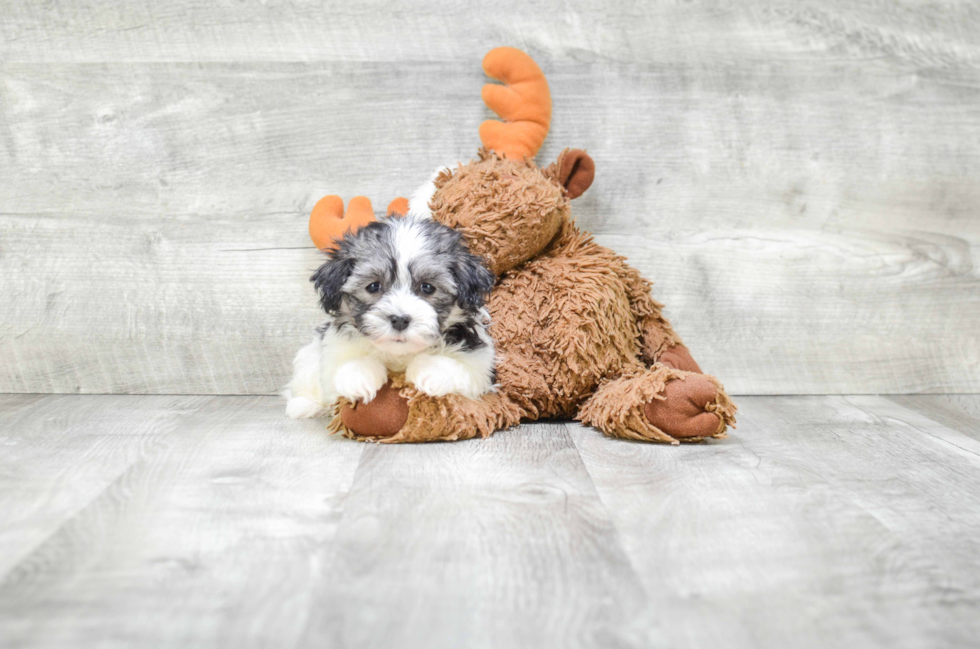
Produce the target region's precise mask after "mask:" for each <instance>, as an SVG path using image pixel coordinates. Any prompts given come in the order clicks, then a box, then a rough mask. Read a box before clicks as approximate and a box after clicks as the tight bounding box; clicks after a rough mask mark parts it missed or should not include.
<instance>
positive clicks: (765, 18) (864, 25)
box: [0, 0, 980, 66]
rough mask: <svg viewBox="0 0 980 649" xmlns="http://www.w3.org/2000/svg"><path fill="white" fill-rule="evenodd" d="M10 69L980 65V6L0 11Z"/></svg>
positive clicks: (141, 4)
mask: <svg viewBox="0 0 980 649" xmlns="http://www.w3.org/2000/svg"><path fill="white" fill-rule="evenodd" d="M0 8H2V11H0V17H2V20H0V59H2V60H9V61H18V62H19V61H26V62H32V63H34V62H51V61H85V62H103V61H190V62H196V61H310V60H341V61H364V60H368V61H404V60H412V61H447V60H448V61H454V60H467V59H469V60H479V58H480V57H482V56H483V54H484V53H485V52H486V43H491V46H493V44H499V43H506V44H512V45H515V46H520V47H523V48H526V49H529V50H532V51H537V52H542V53H546V54H548V55H549V56H553V57H574V58H578V59H581V60H592V59H597V58H598V59H605V60H620V61H641V62H659V61H675V60H692V59H693V60H701V61H719V60H720V61H728V60H731V59H732V58H733V57H734V56H742V57H746V58H755V59H758V60H761V61H766V60H772V59H773V58H776V57H779V58H790V57H803V56H807V55H809V54H818V55H823V54H827V53H829V54H831V55H835V56H840V55H847V54H858V55H863V56H867V55H868V54H869V53H871V54H875V55H879V56H889V55H890V56H896V57H908V58H915V59H918V60H922V61H927V62H929V63H931V64H933V65H937V66H941V65H948V64H950V63H953V64H956V63H959V62H961V61H963V60H968V61H974V62H976V61H980V46H978V42H977V37H976V32H975V31H973V27H974V26H975V24H976V21H977V20H980V16H978V15H977V13H978V12H977V9H976V6H975V5H974V4H973V3H971V2H970V1H969V0H941V1H939V2H930V3H929V4H923V3H920V2H915V0H897V1H895V2H888V3H852V2H848V1H847V0H828V1H826V2H821V1H819V0H798V1H796V2H785V1H779V0H747V1H746V2H741V3H739V4H738V6H729V5H723V4H718V3H716V2H711V1H710V0H695V1H693V2H684V3H676V2H647V3H643V4H636V3H635V2H630V1H628V0H609V1H605V2H597V1H595V0H570V1H567V2H562V3H560V4H556V3H552V2H546V1H542V0H530V1H521V0H500V1H498V2H494V3H493V4H486V5H477V4H473V3H467V2H462V1H460V0H452V1H449V2H442V3H439V4H432V3H428V2H421V1H418V0H415V1H406V0H391V1H386V0H369V1H367V2H358V3H349V2H343V1H341V0H327V1H324V2H306V1H304V0H270V1H266V2H262V3H258V4H255V3H238V2H234V1H232V0H215V1H213V2H207V3H204V2H196V1H193V0H174V1H173V2H168V3H167V4H166V5H165V6H163V5H161V4H159V3H152V2H145V1H138V2H131V1H129V2H127V1H126V0H80V1H76V2H64V1H61V2H43V3H42V2H37V1H36V0H28V1H26V2H16V1H15V0H4V1H3V2H2V3H0Z"/></svg>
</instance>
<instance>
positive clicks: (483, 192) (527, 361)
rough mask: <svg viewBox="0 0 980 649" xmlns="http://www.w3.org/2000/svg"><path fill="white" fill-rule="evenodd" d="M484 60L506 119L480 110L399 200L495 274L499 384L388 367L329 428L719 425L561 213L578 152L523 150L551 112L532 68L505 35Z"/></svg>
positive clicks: (449, 434)
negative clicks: (442, 379)
mask: <svg viewBox="0 0 980 649" xmlns="http://www.w3.org/2000/svg"><path fill="white" fill-rule="evenodd" d="M484 69H485V70H486V72H487V74H488V75H489V76H491V77H493V78H495V79H498V80H501V81H504V82H505V83H506V84H507V85H505V86H500V85H488V86H486V87H485V88H484V93H483V96H484V100H485V101H486V102H487V104H488V106H490V108H492V109H493V110H494V111H495V112H496V113H497V114H498V115H500V116H501V117H503V118H505V119H506V120H507V122H506V123H501V122H494V121H491V122H487V123H484V125H483V126H482V127H481V129H480V134H481V138H482V139H483V143H484V148H483V149H481V150H480V152H479V157H478V158H477V159H476V160H474V161H471V162H469V163H468V164H465V165H459V166H458V167H456V168H455V169H446V170H444V171H443V172H442V173H440V174H438V176H437V177H436V178H435V179H434V181H433V182H432V183H430V184H429V185H428V191H426V189H425V187H423V189H422V190H421V197H422V198H421V204H420V203H419V199H418V198H417V197H418V196H419V195H420V194H416V197H413V201H412V205H411V208H410V209H411V211H412V212H413V213H416V214H417V213H419V212H429V213H431V216H432V218H434V219H436V220H437V221H440V222H441V223H444V224H446V225H448V226H450V227H453V228H455V229H457V230H458V231H459V232H460V233H462V235H463V236H464V238H465V239H466V241H467V243H468V244H469V246H470V249H471V250H472V251H473V252H474V253H476V254H479V255H482V256H483V257H484V258H485V260H486V261H487V264H488V266H489V267H490V268H491V269H492V270H493V271H494V272H495V273H496V274H497V276H498V281H497V285H496V287H495V288H494V289H493V292H492V293H491V296H490V300H489V305H488V306H489V310H490V315H491V319H492V324H491V327H490V333H491V334H492V336H493V338H494V341H495V343H496V347H497V377H498V383H499V387H498V389H497V391H496V393H494V394H489V395H486V396H485V397H483V398H482V399H481V400H478V401H474V400H470V399H467V398H465V397H460V396H447V397H441V398H436V397H430V396H427V395H425V394H422V393H421V392H419V391H417V390H415V389H414V388H413V387H412V386H411V385H410V384H408V383H406V381H405V379H404V377H403V376H394V377H392V380H391V382H390V384H389V386H386V387H385V388H383V389H382V391H381V392H380V393H379V394H378V396H377V397H375V399H374V400H372V401H371V402H369V403H357V404H353V403H349V402H343V401H342V402H341V404H340V406H339V408H338V412H337V415H336V416H335V417H334V420H333V422H332V423H331V426H332V428H333V430H336V431H341V432H344V433H345V434H347V435H348V436H350V437H353V438H356V439H373V440H377V441H381V442H421V441H432V440H458V439H467V438H471V437H477V436H481V437H487V436H489V435H490V434H492V433H493V432H494V431H497V430H501V429H504V428H507V427H510V426H513V425H515V424H517V423H518V422H520V421H533V420H537V419H542V418H552V417H561V418H572V419H576V420H579V421H582V422H585V423H587V424H591V425H593V426H595V427H596V428H598V429H599V430H601V431H602V432H604V433H605V434H607V435H610V436H612V437H621V438H628V439H635V440H646V441H659V442H669V443H677V442H678V440H686V441H691V440H701V439H704V438H707V437H724V434H725V429H726V427H727V426H729V425H732V424H734V423H735V416H734V415H735V406H734V404H733V403H732V402H731V400H730V399H729V398H728V395H727V394H725V391H724V389H723V388H722V386H721V384H720V383H719V382H718V380H717V379H715V378H714V377H711V376H708V375H706V374H703V373H702V372H701V369H700V368H699V367H698V364H697V363H696V362H694V359H693V358H692V357H691V354H690V352H689V351H688V350H687V348H686V347H685V346H684V344H683V342H681V339H680V337H679V336H678V335H677V334H676V333H675V332H674V330H673V329H672V328H671V326H670V323H669V322H667V320H666V319H665V318H664V316H663V315H662V313H661V309H662V305H661V304H658V303H657V302H656V301H654V300H653V299H652V298H651V297H650V287H651V284H650V282H648V281H647V280H646V279H644V278H643V277H641V276H640V274H639V273H638V272H637V271H636V270H634V269H633V268H631V267H630V266H629V265H628V264H627V263H626V259H624V258H623V257H621V256H619V255H617V254H615V253H613V252H612V251H610V250H608V249H606V248H603V247H602V246H600V245H598V244H596V243H595V242H594V241H593V240H592V236H591V235H590V234H588V233H585V232H582V231H580V230H579V229H578V228H577V227H576V226H575V224H574V222H573V221H572V219H571V211H570V201H571V199H573V198H576V197H578V196H580V195H581V194H582V193H583V192H584V191H585V190H586V189H588V188H589V186H590V185H591V183H592V179H593V175H594V170H595V167H594V164H593V161H592V159H591V158H590V157H589V156H588V155H587V154H586V153H585V152H584V151H580V150H575V149H572V150H568V149H566V150H565V151H563V152H562V154H561V155H560V156H559V157H558V160H557V161H556V162H554V163H552V164H550V165H548V166H547V167H545V168H543V169H542V168H539V167H538V166H537V165H536V164H535V163H534V161H533V156H534V154H535V153H537V150H538V149H539V148H540V146H541V144H542V142H543V140H544V137H545V135H546V134H547V131H548V127H549V124H550V117H551V98H550V94H549V91H548V85H547V82H546V81H545V78H544V75H543V74H542V73H541V70H540V69H539V68H538V66H537V65H536V64H535V63H534V61H533V60H531V58H530V57H529V56H527V55H526V54H524V53H523V52H521V51H519V50H515V49H512V48H498V49H495V50H493V51H491V52H490V53H489V54H487V56H486V58H485V59H484ZM429 195H431V196H429ZM426 198H428V201H427V205H426V201H425V199H426Z"/></svg>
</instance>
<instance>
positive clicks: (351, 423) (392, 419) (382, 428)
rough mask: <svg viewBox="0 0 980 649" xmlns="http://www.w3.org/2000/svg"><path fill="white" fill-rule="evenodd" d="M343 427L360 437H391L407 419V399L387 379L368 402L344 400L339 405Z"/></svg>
mask: <svg viewBox="0 0 980 649" xmlns="http://www.w3.org/2000/svg"><path fill="white" fill-rule="evenodd" d="M340 419H341V421H342V422H343V425H344V428H346V429H347V430H351V431H357V432H356V434H357V435H359V436H361V437H375V438H380V437H391V436H392V435H395V434H397V433H398V431H400V430H401V429H402V426H404V425H405V422H406V421H407V420H408V399H406V398H405V397H403V396H401V395H400V394H398V390H396V389H394V388H392V387H391V381H388V382H387V383H385V384H384V385H383V386H381V389H379V390H378V394H377V395H376V396H375V397H374V399H372V400H371V401H369V402H368V403H350V402H346V403H344V404H343V405H342V406H341V407H340Z"/></svg>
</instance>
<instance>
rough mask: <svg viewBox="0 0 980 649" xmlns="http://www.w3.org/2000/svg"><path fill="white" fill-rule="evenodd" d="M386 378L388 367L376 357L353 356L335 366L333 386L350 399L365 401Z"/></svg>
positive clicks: (369, 398)
mask: <svg viewBox="0 0 980 649" xmlns="http://www.w3.org/2000/svg"><path fill="white" fill-rule="evenodd" d="M387 380H388V369H387V368H386V367H385V366H384V364H382V363H381V361H379V360H377V359H376V358H370V357H365V358H355V359H354V360H352V361H347V362H346V363H344V364H343V365H341V366H340V367H338V368H337V374H336V375H335V376H334V387H335V388H336V389H337V394H339V395H340V396H342V397H347V398H348V399H350V400H351V401H361V402H363V403H367V402H368V401H371V399H374V396H375V395H376V394H377V393H378V390H380V389H381V386H382V385H384V384H385V382H386V381H387Z"/></svg>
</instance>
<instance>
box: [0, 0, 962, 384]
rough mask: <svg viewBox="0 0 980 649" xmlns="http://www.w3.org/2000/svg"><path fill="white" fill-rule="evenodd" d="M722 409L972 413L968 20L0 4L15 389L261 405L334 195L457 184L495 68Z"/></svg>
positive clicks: (797, 11)
mask: <svg viewBox="0 0 980 649" xmlns="http://www.w3.org/2000/svg"><path fill="white" fill-rule="evenodd" d="M497 45H513V46H517V47H521V48H523V49H525V50H527V51H528V52H529V53H531V55H532V56H534V57H535V58H536V59H537V61H538V62H539V63H540V64H541V66H542V68H543V69H544V70H545V71H546V73H547V74H548V76H549V79H550V82H551V89H552V93H553V97H554V102H555V111H554V126H553V129H552V132H551V136H550V138H549V140H548V141H547V143H546V144H545V147H544V149H543V151H542V153H541V155H540V156H539V161H542V162H546V161H547V160H548V159H551V158H553V157H554V156H555V155H556V154H557V153H558V152H559V151H560V150H561V149H562V148H563V147H565V146H576V147H582V148H586V149H588V150H589V152H590V153H591V154H592V156H593V157H594V158H595V160H596V163H597V168H598V171H597V177H596V182H595V184H594V185H593V187H592V189H591V190H590V192H589V193H588V194H587V195H586V196H585V197H583V198H582V199H580V200H579V201H578V202H577V203H576V204H575V213H576V215H577V218H578V221H579V222H580V224H582V225H584V226H586V227H588V228H590V229H592V230H593V231H595V232H596V233H597V234H598V237H599V239H600V241H602V242H603V243H604V244H607V245H609V246H611V247H613V248H615V249H617V250H619V251H621V252H623V253H625V254H627V255H628V256H629V257H630V258H631V259H632V260H633V262H634V263H635V264H636V265H637V266H638V267H639V268H641V269H642V270H643V271H644V272H645V273H646V274H647V275H648V276H649V277H650V278H651V279H653V280H654V281H655V282H656V288H655V296H656V297H657V298H658V299H660V300H662V301H664V302H666V304H667V305H668V306H667V313H668V315H669V316H670V317H671V319H672V320H673V322H674V324H675V326H676V327H677V329H678V330H679V331H680V332H681V334H682V335H683V336H685V338H686V340H687V342H688V343H689V345H690V346H691V347H692V349H693V350H694V352H695V355H696V357H697V358H698V359H699V360H700V361H701V364H702V366H703V367H704V368H705V369H706V370H707V371H711V372H713V373H716V374H717V375H718V376H720V377H721V378H722V380H723V382H724V383H725V384H726V385H727V387H728V388H729V389H730V391H732V392H733V393H743V394H744V393H769V394H780V393H855V392H858V393H865V392H893V393H895V392H970V391H974V392H975V391H980V272H978V270H977V263H978V260H980V7H978V5H977V3H976V2H972V1H963V2H954V1H950V0H940V1H937V2H930V3H919V2H911V1H908V0H905V1H897V2H852V1H850V0H789V1H787V2H769V1H765V0H747V1H745V2H740V3H728V2H712V1H708V0H693V1H691V2H615V1H613V2H611V1H603V0H597V1H592V2H585V1H578V0H575V1H570V2H561V3H545V2H536V1H530V2H529V1H527V0H500V1H498V2H494V3H488V4H487V5H486V6H485V7H479V6H477V5H475V4H473V3H469V2H459V1H456V2H453V1H450V2H438V3H435V2H420V3H409V2H401V1H395V2H392V1H390V0H383V1H382V0H374V1H371V2H364V3H354V2H348V1H344V2H329V3H323V4H322V5H321V4H317V3H313V2H303V1H300V0H296V1H294V2H278V1H269V2H263V3H261V4H260V3H248V4H242V3H238V2H232V1H231V0H213V1H208V2H204V1H200V2H187V1H184V0H176V1H174V2H148V1H146V0H138V1H135V2H134V1H127V0H105V1H96V0H88V1H79V0H76V1H68V0H55V1H51V2H44V3H42V2H33V1H32V2H20V1H17V0H2V1H0V392H139V393H145V392H151V393H153V392H161V393H234V394H238V393H272V392H275V391H277V390H278V389H279V387H280V386H281V385H282V384H283V383H284V382H285V381H286V379H287V373H288V371H289V367H290V358H291V354H292V353H293V351H294V350H295V349H296V348H297V347H298V346H299V345H301V344H303V343H305V342H306V341H307V339H308V338H309V337H310V335H311V332H312V328H313V326H314V325H315V324H316V323H317V321H318V314H317V309H316V304H315V299H314V295H313V292H312V290H311V288H310V286H309V285H308V283H307V277H308V275H309V273H310V271H311V270H312V269H313V268H314V267H315V266H316V265H317V263H318V262H317V253H316V251H315V250H314V249H313V247H312V245H311V244H310V242H309V239H308V237H307V233H306V218H307V214H308V213H309V210H310V208H311V207H312V206H313V204H314V203H315V202H316V200H317V199H318V198H320V197H321V196H322V195H324V194H328V193H338V194H341V195H343V196H345V197H347V198H349V197H351V196H354V195H356V194H366V195H368V196H370V197H371V198H372V199H373V200H374V202H375V207H376V208H378V209H383V207H384V206H385V205H386V204H387V202H388V200H389V199H390V198H392V197H394V196H396V195H398V194H404V193H407V192H409V191H411V190H412V189H413V188H414V187H415V186H416V185H417V184H418V183H419V182H420V181H422V180H423V179H424V178H426V176H427V175H428V174H429V173H430V171H431V169H433V168H434V167H435V166H437V165H439V164H444V163H448V162H452V161H455V160H465V159H467V158H469V157H470V156H472V155H473V153H474V152H475V150H476V147H477V145H478V139H477V135H476V128H477V125H478V124H479V122H480V121H481V120H482V119H485V118H486V117H487V116H488V113H487V110H486V109H485V108H484V107H483V106H482V105H481V103H480V99H479V93H480V87H481V86H482V84H483V83H484V81H485V80H484V77H483V75H482V72H481V69H480V60H481V58H482V56H483V54H484V53H485V52H486V51H487V50H489V49H490V48H492V47H494V46H497Z"/></svg>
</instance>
